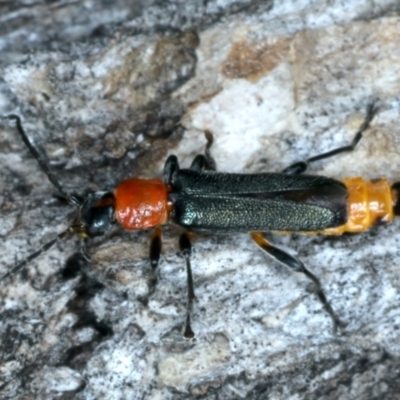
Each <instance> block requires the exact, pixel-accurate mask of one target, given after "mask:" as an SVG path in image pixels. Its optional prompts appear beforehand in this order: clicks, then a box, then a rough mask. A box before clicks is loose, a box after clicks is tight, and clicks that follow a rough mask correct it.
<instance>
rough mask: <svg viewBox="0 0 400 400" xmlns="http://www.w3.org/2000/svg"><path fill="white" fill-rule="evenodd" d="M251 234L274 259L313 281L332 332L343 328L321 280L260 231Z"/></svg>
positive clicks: (343, 325)
mask: <svg viewBox="0 0 400 400" xmlns="http://www.w3.org/2000/svg"><path fill="white" fill-rule="evenodd" d="M251 236H252V238H253V240H254V241H255V242H256V244H257V245H258V246H259V247H261V249H263V250H264V251H265V252H267V253H268V254H269V255H270V256H271V257H272V258H274V259H275V260H276V261H279V262H280V263H281V264H284V265H286V266H287V267H289V268H290V269H291V270H292V271H295V272H302V273H303V274H304V275H305V276H307V278H309V279H310V280H311V281H312V282H313V283H314V287H315V294H316V295H317V296H318V299H319V301H320V302H321V303H322V305H323V307H324V308H325V311H326V312H327V313H328V314H329V315H330V317H331V318H332V321H333V332H334V333H336V331H337V327H340V328H344V327H345V326H346V324H345V323H343V322H342V321H341V320H340V319H339V317H338V316H337V315H336V314H335V312H334V311H333V309H332V306H331V305H330V304H329V301H328V300H327V298H326V296H325V293H324V292H323V290H322V286H321V282H320V281H319V279H318V278H317V277H316V276H315V275H314V274H312V273H311V272H310V271H309V270H308V269H307V268H306V267H305V266H304V264H303V263H302V262H301V261H300V260H299V259H297V258H295V257H293V256H291V255H290V254H288V253H286V252H285V251H283V250H281V249H279V248H278V247H276V246H274V245H273V244H271V243H270V242H269V241H268V240H267V239H265V237H264V235H263V234H262V233H261V232H253V233H252V234H251Z"/></svg>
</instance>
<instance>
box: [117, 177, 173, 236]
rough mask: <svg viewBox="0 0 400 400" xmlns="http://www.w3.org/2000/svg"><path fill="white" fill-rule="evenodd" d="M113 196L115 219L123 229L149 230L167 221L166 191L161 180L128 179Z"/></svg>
mask: <svg viewBox="0 0 400 400" xmlns="http://www.w3.org/2000/svg"><path fill="white" fill-rule="evenodd" d="M114 195H115V217H116V219H117V220H118V221H119V222H120V224H121V225H122V226H123V227H124V228H125V229H129V230H133V229H145V228H151V227H153V226H157V225H160V224H164V223H166V222H167V220H168V210H167V195H168V190H167V187H166V186H165V184H164V182H163V181H162V180H161V179H128V180H126V181H123V182H121V183H120V184H119V185H118V187H117V188H116V189H115V191H114Z"/></svg>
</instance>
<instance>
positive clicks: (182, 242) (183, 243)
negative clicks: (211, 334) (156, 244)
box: [179, 232, 195, 339]
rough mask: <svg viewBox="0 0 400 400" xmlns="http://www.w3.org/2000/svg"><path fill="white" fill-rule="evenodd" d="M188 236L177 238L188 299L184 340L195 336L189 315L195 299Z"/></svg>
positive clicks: (190, 246) (184, 234)
mask: <svg viewBox="0 0 400 400" xmlns="http://www.w3.org/2000/svg"><path fill="white" fill-rule="evenodd" d="M189 235H190V234H189V233H188V232H185V233H182V235H181V236H180V238H179V248H180V250H181V253H182V255H183V257H184V258H185V261H186V272H187V287H188V299H187V305H186V321H185V330H184V333H183V336H184V337H185V338H186V339H193V338H194V337H195V334H194V332H193V330H192V327H191V323H190V321H191V314H192V311H193V301H194V299H195V295H194V285H193V275H192V267H191V265H190V255H191V253H192V244H191V242H190V236H189Z"/></svg>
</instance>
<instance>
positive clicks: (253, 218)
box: [169, 169, 348, 233]
mask: <svg viewBox="0 0 400 400" xmlns="http://www.w3.org/2000/svg"><path fill="white" fill-rule="evenodd" d="M170 184H171V188H172V192H171V193H170V195H169V196H170V200H171V201H172V203H173V205H174V207H173V211H172V214H171V219H172V220H173V221H174V222H175V223H177V224H179V225H181V226H184V227H187V228H188V229H189V230H191V231H193V232H203V233H230V232H249V231H274V230H277V231H318V230H322V229H325V228H327V227H336V226H339V225H342V224H344V223H345V222H346V220H347V206H346V198H347V195H348V192H347V189H346V187H345V186H344V185H343V184H342V183H341V182H339V181H336V180H334V179H331V178H326V177H323V176H311V175H285V174H280V173H265V174H252V175H250V174H224V173H217V172H209V171H207V172H204V171H201V172H198V171H194V170H189V169H180V170H177V171H175V172H174V174H173V176H172V179H171V182H170Z"/></svg>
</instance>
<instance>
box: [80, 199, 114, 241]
mask: <svg viewBox="0 0 400 400" xmlns="http://www.w3.org/2000/svg"><path fill="white" fill-rule="evenodd" d="M114 202H115V198H114V196H113V194H112V193H109V192H95V193H90V194H89V195H88V196H87V197H86V198H85V200H84V202H83V205H82V209H81V220H82V222H83V223H84V226H85V233H86V234H87V235H88V236H90V237H94V236H101V235H104V234H105V233H106V232H107V231H108V230H109V229H110V228H111V225H113V224H115V217H114V211H115V207H114Z"/></svg>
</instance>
